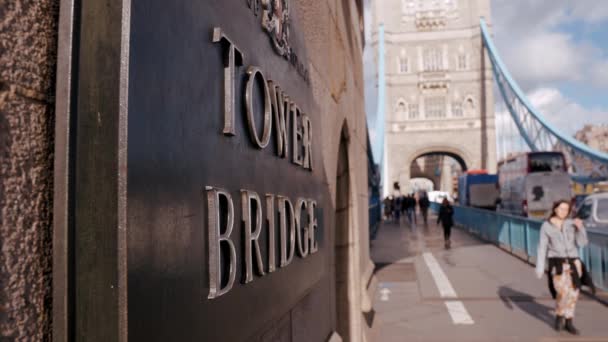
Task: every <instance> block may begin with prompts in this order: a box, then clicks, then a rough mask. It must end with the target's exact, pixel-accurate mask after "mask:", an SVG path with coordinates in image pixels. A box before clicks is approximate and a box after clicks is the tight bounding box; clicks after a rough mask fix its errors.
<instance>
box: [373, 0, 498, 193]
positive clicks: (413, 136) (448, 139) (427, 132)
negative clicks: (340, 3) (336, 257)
mask: <svg viewBox="0 0 608 342" xmlns="http://www.w3.org/2000/svg"><path fill="white" fill-rule="evenodd" d="M372 9H373V11H372V12H373V14H372V27H373V29H372V30H373V32H374V33H373V38H372V44H374V45H375V44H377V41H376V40H377V28H378V26H379V25H380V24H383V25H384V29H385V46H386V48H385V49H386V51H385V70H386V98H385V101H386V106H385V108H386V115H385V117H386V125H385V130H386V145H385V148H386V150H387V167H388V177H389V181H388V183H387V184H392V182H394V181H399V182H400V183H401V184H407V183H408V179H409V178H410V172H411V170H410V169H411V164H412V161H414V160H416V159H417V158H418V157H421V156H425V155H429V154H436V153H445V154H447V155H451V156H454V157H456V159H460V160H461V161H462V162H463V163H464V164H465V165H464V166H466V168H469V169H472V168H485V169H488V171H489V172H495V170H496V147H495V146H496V142H495V125H494V100H493V95H492V72H491V66H490V62H489V59H488V58H487V56H486V53H485V51H484V49H483V47H482V40H481V32H480V28H479V18H480V17H484V18H486V21H490V20H489V19H490V1H489V0H448V1H423V0H387V1H376V2H375V3H374V5H373V6H372Z"/></svg>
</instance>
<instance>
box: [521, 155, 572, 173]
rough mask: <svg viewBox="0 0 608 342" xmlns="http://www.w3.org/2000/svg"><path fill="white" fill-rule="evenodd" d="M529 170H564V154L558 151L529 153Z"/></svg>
mask: <svg viewBox="0 0 608 342" xmlns="http://www.w3.org/2000/svg"><path fill="white" fill-rule="evenodd" d="M529 158H530V160H529V162H530V164H529V165H530V172H550V171H566V170H565V169H564V156H563V155H562V154H559V153H530V157H529Z"/></svg>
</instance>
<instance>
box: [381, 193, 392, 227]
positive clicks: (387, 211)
mask: <svg viewBox="0 0 608 342" xmlns="http://www.w3.org/2000/svg"><path fill="white" fill-rule="evenodd" d="M391 202H392V201H391V198H390V196H387V197H385V198H384V201H382V204H383V205H384V220H385V221H390V219H391V218H392V216H393V214H392V208H391Z"/></svg>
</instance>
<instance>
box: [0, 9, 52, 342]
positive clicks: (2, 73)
mask: <svg viewBox="0 0 608 342" xmlns="http://www.w3.org/2000/svg"><path fill="white" fill-rule="evenodd" d="M0 18H1V20H0V42H1V43H0V244H1V246H2V250H1V252H0V340H2V341H6V340H19V341H26V340H27V341H34V340H48V339H50V331H51V265H52V230H51V221H52V196H51V195H52V190H53V183H52V180H53V173H52V170H53V132H54V112H53V108H54V105H53V102H54V82H55V77H54V71H55V63H56V45H57V20H58V1H54V0H35V1H34V0H29V1H28V0H8V1H5V2H3V3H2V5H1V6H0Z"/></svg>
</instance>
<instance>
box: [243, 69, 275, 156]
mask: <svg viewBox="0 0 608 342" xmlns="http://www.w3.org/2000/svg"><path fill="white" fill-rule="evenodd" d="M247 75H249V78H248V79H247V86H246V89H245V108H246V109H247V124H248V125H247V126H248V127H249V134H250V135H251V141H253V143H254V144H255V145H256V146H257V147H259V148H264V147H266V146H267V145H268V142H269V141H270V133H271V131H272V109H271V104H270V92H269V91H268V84H266V78H264V74H262V71H260V68H258V67H254V66H251V67H249V68H248V69H247ZM256 75H260V77H261V81H262V82H260V84H261V85H262V88H263V89H264V128H263V133H262V140H260V138H259V137H258V132H257V130H256V127H255V118H254V117H253V84H254V83H255V77H256Z"/></svg>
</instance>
